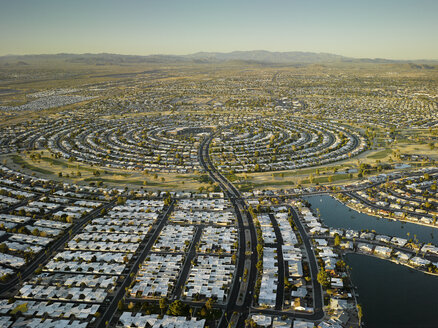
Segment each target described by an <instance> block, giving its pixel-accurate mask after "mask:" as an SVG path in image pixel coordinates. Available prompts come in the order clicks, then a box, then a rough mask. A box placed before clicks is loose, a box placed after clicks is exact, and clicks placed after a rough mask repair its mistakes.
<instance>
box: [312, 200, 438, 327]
mask: <svg viewBox="0 0 438 328" xmlns="http://www.w3.org/2000/svg"><path fill="white" fill-rule="evenodd" d="M304 199H305V200H307V201H308V202H309V203H310V204H311V205H312V209H313V210H314V212H316V209H317V208H318V209H319V212H320V214H321V219H322V221H323V222H324V223H325V224H326V225H327V226H329V227H333V228H344V229H353V230H358V231H360V230H362V229H365V230H366V229H368V230H375V231H376V232H377V233H379V234H385V235H388V236H394V237H401V238H407V239H409V238H413V236H414V235H416V236H417V239H418V240H419V241H420V242H423V243H429V242H431V243H432V244H434V245H437V244H438V229H437V228H431V227H426V226H422V225H418V224H414V223H408V222H400V221H392V220H388V219H382V218H379V217H375V216H371V215H367V214H364V213H359V212H357V211H355V210H352V209H351V208H349V207H347V206H345V205H344V204H342V203H341V202H339V201H337V200H336V199H334V198H333V197H331V196H328V195H321V196H319V195H316V196H309V197H304ZM408 232H409V233H410V237H408V236H407V233H408ZM437 327H438V326H437Z"/></svg>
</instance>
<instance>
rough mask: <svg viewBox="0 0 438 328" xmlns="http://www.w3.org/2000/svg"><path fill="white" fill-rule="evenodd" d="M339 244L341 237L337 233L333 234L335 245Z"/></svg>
mask: <svg viewBox="0 0 438 328" xmlns="http://www.w3.org/2000/svg"><path fill="white" fill-rule="evenodd" d="M339 245H341V237H339V235H338V234H336V235H335V246H339Z"/></svg>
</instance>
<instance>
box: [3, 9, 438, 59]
mask: <svg viewBox="0 0 438 328" xmlns="http://www.w3.org/2000/svg"><path fill="white" fill-rule="evenodd" d="M437 14H438V1H437V0H345V1H344V0H301V1H298V0H264V1H261V0H155V1H152V0H142V1H141V0H124V1H123V0H119V1H116V0H0V55H7V54H53V53H102V52H107V53H118V54H132V55H149V54H176V55H182V54H191V53H195V52H199V51H206V52H210V51H211V52H231V51H235V50H268V51H310V52H326V53H333V54H338V55H343V56H348V57H356V58H365V57H366V58H391V59H438V16H437Z"/></svg>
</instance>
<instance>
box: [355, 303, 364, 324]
mask: <svg viewBox="0 0 438 328" xmlns="http://www.w3.org/2000/svg"><path fill="white" fill-rule="evenodd" d="M356 307H357V317H358V318H359V327H360V326H361V325H362V317H363V313H362V306H361V305H360V304H357V305H356Z"/></svg>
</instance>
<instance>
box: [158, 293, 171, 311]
mask: <svg viewBox="0 0 438 328" xmlns="http://www.w3.org/2000/svg"><path fill="white" fill-rule="evenodd" d="M168 303H169V301H168V299H167V297H162V298H160V301H159V304H160V309H161V314H163V313H164V311H165V310H166V308H167V304H168Z"/></svg>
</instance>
